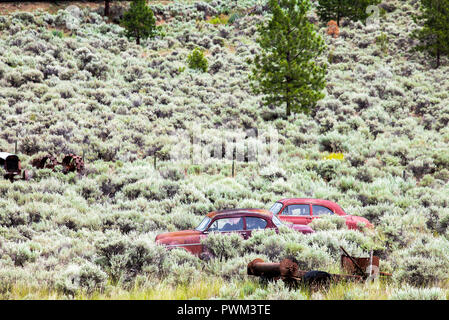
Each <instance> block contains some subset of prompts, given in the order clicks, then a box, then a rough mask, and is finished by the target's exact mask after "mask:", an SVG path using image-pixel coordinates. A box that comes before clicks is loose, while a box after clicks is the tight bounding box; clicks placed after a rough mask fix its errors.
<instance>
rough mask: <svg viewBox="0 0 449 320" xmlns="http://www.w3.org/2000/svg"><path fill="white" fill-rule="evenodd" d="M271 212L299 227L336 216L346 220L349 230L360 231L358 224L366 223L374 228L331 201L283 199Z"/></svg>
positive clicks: (366, 224)
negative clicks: (332, 215)
mask: <svg viewBox="0 0 449 320" xmlns="http://www.w3.org/2000/svg"><path fill="white" fill-rule="evenodd" d="M270 211H271V212H272V213H273V214H275V215H277V216H278V217H279V219H281V220H282V221H285V222H290V223H293V224H299V225H307V224H309V223H310V222H312V220H313V219H317V218H320V217H322V216H325V215H331V214H336V215H339V216H342V217H343V218H345V220H346V225H347V226H348V228H349V229H358V227H357V224H358V223H364V224H365V226H366V227H368V228H373V227H374V226H373V225H372V224H371V223H370V222H369V221H368V220H367V219H365V218H363V217H358V216H351V215H349V214H347V213H346V212H345V211H344V210H343V209H342V208H341V207H340V206H339V205H338V204H336V203H335V202H332V201H329V200H321V199H308V198H290V199H281V200H279V201H278V202H276V203H275V204H274V205H273V206H272V207H271V208H270Z"/></svg>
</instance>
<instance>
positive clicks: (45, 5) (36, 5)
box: [0, 1, 104, 15]
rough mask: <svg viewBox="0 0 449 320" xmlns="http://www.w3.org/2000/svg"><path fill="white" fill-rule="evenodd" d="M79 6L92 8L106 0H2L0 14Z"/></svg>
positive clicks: (55, 10)
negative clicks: (3, 0)
mask: <svg viewBox="0 0 449 320" xmlns="http://www.w3.org/2000/svg"><path fill="white" fill-rule="evenodd" d="M70 5H72V6H77V7H80V8H86V7H89V8H92V9H96V8H98V7H103V6H104V1H101V2H88V1H58V2H57V3H54V2H27V1H24V2H17V1H15V2H13V1H11V2H2V3H0V15H6V14H10V13H13V12H17V11H26V12H33V11H36V10H39V9H40V10H42V11H48V12H50V13H52V14H53V13H56V12H58V10H61V9H65V8H67V7H68V6H70Z"/></svg>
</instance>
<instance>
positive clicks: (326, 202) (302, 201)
mask: <svg viewBox="0 0 449 320" xmlns="http://www.w3.org/2000/svg"><path fill="white" fill-rule="evenodd" d="M277 202H280V203H282V204H283V205H290V204H317V205H324V206H326V207H329V208H331V209H333V210H335V211H340V210H341V212H342V213H345V211H344V210H343V208H342V207H340V206H339V205H338V203H335V202H333V201H330V200H324V199H314V198H284V199H281V200H279V201H277Z"/></svg>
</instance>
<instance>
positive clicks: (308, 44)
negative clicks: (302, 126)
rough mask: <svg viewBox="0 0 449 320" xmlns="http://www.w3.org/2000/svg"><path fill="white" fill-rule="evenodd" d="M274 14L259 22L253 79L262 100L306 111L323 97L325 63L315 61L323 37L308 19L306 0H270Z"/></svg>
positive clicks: (322, 45) (321, 46)
mask: <svg viewBox="0 0 449 320" xmlns="http://www.w3.org/2000/svg"><path fill="white" fill-rule="evenodd" d="M268 5H269V7H270V9H271V11H272V13H273V15H272V17H271V19H270V20H269V21H268V23H261V24H260V25H259V28H258V31H259V37H258V39H257V42H258V43H259V45H260V47H261V49H262V50H261V53H260V54H258V55H257V56H256V57H255V59H254V67H253V74H252V77H251V78H252V80H254V81H253V89H254V91H255V92H256V93H262V94H264V98H263V100H264V103H265V104H273V103H282V104H285V105H286V111H287V116H289V115H290V114H291V112H304V113H309V112H310V111H311V109H312V108H313V107H314V106H315V105H316V102H317V101H318V100H320V99H322V98H323V97H324V94H323V93H322V92H321V91H322V90H323V89H324V87H325V76H326V66H325V65H320V64H318V63H317V58H318V56H319V55H320V54H321V53H322V52H323V51H324V48H325V45H324V41H323V39H322V38H321V37H320V36H319V35H318V34H317V32H316V31H315V30H314V25H313V24H312V23H310V22H309V20H308V19H307V12H308V11H309V9H310V1H309V0H269V3H268Z"/></svg>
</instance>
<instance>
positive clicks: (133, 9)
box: [121, 0, 156, 44]
mask: <svg viewBox="0 0 449 320" xmlns="http://www.w3.org/2000/svg"><path fill="white" fill-rule="evenodd" d="M121 25H122V26H123V27H124V28H125V29H126V36H127V37H128V38H135V39H136V43H137V44H140V39H146V38H148V37H153V36H154V35H155V34H156V19H155V18H154V14H153V11H152V10H151V9H150V7H148V6H147V4H146V1H145V0H133V2H132V3H131V5H130V8H129V10H128V11H126V12H125V14H124V15H123V19H122V21H121Z"/></svg>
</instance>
